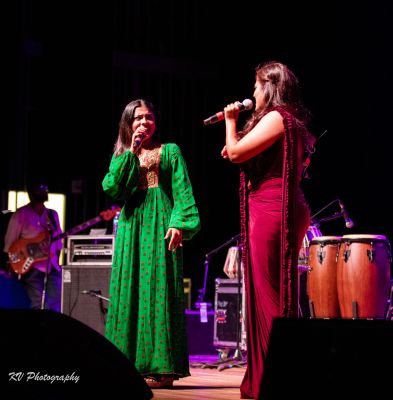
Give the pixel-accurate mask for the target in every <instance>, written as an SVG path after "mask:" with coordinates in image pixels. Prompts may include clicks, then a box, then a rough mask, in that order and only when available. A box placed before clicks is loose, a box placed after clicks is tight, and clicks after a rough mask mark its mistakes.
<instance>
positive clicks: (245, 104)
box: [203, 99, 254, 125]
mask: <svg viewBox="0 0 393 400" xmlns="http://www.w3.org/2000/svg"><path fill="white" fill-rule="evenodd" d="M237 103H239V108H240V111H245V110H251V108H252V107H253V106H254V103H253V102H252V100H250V99H245V100H243V101H242V102H241V103H240V101H238V102H237ZM223 119H225V114H224V111H220V112H218V113H215V114H214V115H212V116H211V117H209V118H206V119H204V120H203V123H204V124H205V125H211V124H215V123H216V122H218V121H222V120H223Z"/></svg>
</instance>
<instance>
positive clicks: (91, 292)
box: [82, 289, 110, 323]
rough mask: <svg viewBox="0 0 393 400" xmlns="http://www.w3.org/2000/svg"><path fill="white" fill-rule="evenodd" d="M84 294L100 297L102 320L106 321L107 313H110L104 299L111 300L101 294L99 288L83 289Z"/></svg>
mask: <svg viewBox="0 0 393 400" xmlns="http://www.w3.org/2000/svg"><path fill="white" fill-rule="evenodd" d="M82 294H88V295H90V296H91V297H96V298H98V300H99V305H100V311H101V316H102V320H103V322H104V323H105V315H106V314H107V313H108V309H107V308H105V307H104V303H103V300H105V301H107V302H108V303H109V302H110V300H109V298H108V297H104V296H102V295H101V290H99V289H98V290H83V291H82Z"/></svg>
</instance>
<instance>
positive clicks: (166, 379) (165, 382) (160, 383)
mask: <svg viewBox="0 0 393 400" xmlns="http://www.w3.org/2000/svg"><path fill="white" fill-rule="evenodd" d="M173 380H174V379H173V378H172V377H171V376H165V375H157V376H145V382H146V383H147V385H148V386H149V387H151V388H155V389H158V388H160V389H164V388H171V387H173Z"/></svg>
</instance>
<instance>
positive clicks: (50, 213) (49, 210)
mask: <svg viewBox="0 0 393 400" xmlns="http://www.w3.org/2000/svg"><path fill="white" fill-rule="evenodd" d="M48 215H49V219H50V222H51V224H52V226H53V229H54V230H55V231H57V224H56V219H55V216H54V215H53V210H51V209H50V208H48Z"/></svg>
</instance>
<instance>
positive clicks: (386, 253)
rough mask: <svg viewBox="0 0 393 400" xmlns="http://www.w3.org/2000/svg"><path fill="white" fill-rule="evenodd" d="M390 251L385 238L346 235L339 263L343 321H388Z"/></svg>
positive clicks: (338, 286)
mask: <svg viewBox="0 0 393 400" xmlns="http://www.w3.org/2000/svg"><path fill="white" fill-rule="evenodd" d="M390 263H391V248H390V243H389V241H388V239H387V238H386V237H385V236H382V235H344V236H343V237H342V239H341V244H340V250H339V258H338V262H337V292H338V299H339V304H340V311H341V316H342V317H343V318H354V319H356V318H369V319H373V318H385V316H386V310H387V306H388V298H389V289H390Z"/></svg>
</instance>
